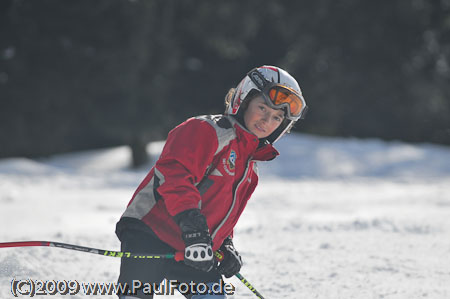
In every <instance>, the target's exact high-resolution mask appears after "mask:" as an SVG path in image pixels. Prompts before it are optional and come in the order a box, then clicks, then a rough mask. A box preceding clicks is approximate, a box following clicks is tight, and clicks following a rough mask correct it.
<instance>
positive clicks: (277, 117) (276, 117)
mask: <svg viewBox="0 0 450 299" xmlns="http://www.w3.org/2000/svg"><path fill="white" fill-rule="evenodd" d="M273 119H274V120H275V121H276V122H281V121H282V120H283V118H281V117H279V116H274V117H273Z"/></svg>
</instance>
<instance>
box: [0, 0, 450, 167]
mask: <svg viewBox="0 0 450 299" xmlns="http://www.w3.org/2000/svg"><path fill="white" fill-rule="evenodd" d="M263 64H271V65H278V66H280V67H282V68H285V69H286V70H288V71H289V72H290V73H291V74H292V75H294V77H295V78H297V80H298V81H299V83H300V86H301V87H302V89H303V92H304V96H305V97H306V99H307V101H308V104H309V106H310V113H309V114H308V117H307V119H306V120H305V121H302V122H301V123H300V124H299V125H298V126H297V130H299V131H302V132H307V133H312V134H321V135H330V136H355V137H361V138H364V137H377V138H383V139H386V140H392V139H398V140H404V141H408V142H433V143H440V144H445V145H449V144H450V68H449V64H450V1H448V0H429V1H425V0H413V1H411V0H398V1H387V0H381V1H357V0H341V1H332V0H317V1H293V0H292V1H257V0H248V1H211V0H198V1H193V0H192V1H187V0H186V1H183V0H180V1H176V0H165V1H162V0H160V1H158V0H145V1H144V0H133V1H128V0H95V1H92V0H80V1H67V0H64V1H61V0H58V1H57V0H40V1H33V0H2V1H1V2H0V157H10V156H26V157H41V156H45V155H50V154H53V153H58V152H67V151H74V150H82V149H89V148H98V147H106V146H113V145H119V144H128V145H130V146H131V148H132V149H133V150H132V153H133V157H134V165H135V166H137V165H139V164H141V163H145V161H146V158H147V157H146V155H145V145H146V143H147V142H149V141H152V140H156V139H164V138H165V137H166V134H167V132H168V130H170V129H171V128H172V127H173V126H174V125H176V124H177V123H179V122H181V121H183V120H184V119H186V118H187V117H190V116H194V115H199V114H207V113H222V112H223V108H224V106H223V98H224V96H225V94H226V92H227V91H228V89H229V88H230V87H233V86H235V85H236V84H237V83H238V82H239V81H240V80H241V79H242V77H243V76H244V75H245V73H246V72H247V71H248V70H249V69H251V68H253V67H255V66H259V65H263ZM143 153H144V154H143Z"/></svg>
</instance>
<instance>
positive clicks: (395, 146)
mask: <svg viewBox="0 0 450 299" xmlns="http://www.w3.org/2000/svg"><path fill="white" fill-rule="evenodd" d="M163 144H164V142H155V143H151V144H149V146H148V152H149V153H150V154H151V156H152V157H153V159H156V158H157V156H158V153H159V152H160V151H161V148H162V146H163ZM276 145H277V148H278V149H279V151H280V153H281V155H280V157H278V158H277V159H275V160H274V161H272V162H267V163H262V164H260V165H259V171H260V176H261V181H260V184H259V186H258V188H257V190H256V191H255V194H254V195H253V197H252V199H251V200H250V202H249V204H248V206H247V209H246V210H245V211H244V213H243V215H242V217H241V219H240V222H239V223H238V225H237V227H236V230H235V245H236V247H237V249H238V250H239V251H240V253H241V254H242V256H243V260H244V263H245V265H244V267H243V268H242V271H241V274H242V275H243V276H244V277H245V278H247V279H248V280H249V281H250V283H251V284H252V285H253V286H254V287H256V289H257V290H258V291H259V292H260V293H261V294H262V295H263V296H264V297H265V298H324V299H325V298H327V299H328V298H408V299H409V298H450V217H449V216H450V191H449V190H448V186H450V148H447V147H444V146H438V145H432V144H408V143H403V142H399V141H396V142H385V141H381V140H377V139H369V140H360V139H342V138H325V137H318V136H311V135H304V134H291V135H289V136H286V137H284V138H283V139H282V140H280V141H279V142H278V143H277V144H276ZM129 157H130V152H129V150H128V148H127V147H116V148H110V149H104V150H93V151H86V152H79V153H71V154H64V155H57V156H53V157H50V158H47V159H41V160H30V159H25V158H20V157H18V158H10V159H2V160H0V206H1V209H0V228H1V229H0V242H13V241H23V240H48V241H57V242H64V243H71V244H77V245H82V246H89V247H95V248H101V249H109V250H119V248H120V244H119V242H118V240H117V239H116V237H115V235H114V229H115V224H116V222H117V220H118V219H119V217H120V215H121V214H122V212H123V210H124V208H125V206H126V204H127V203H128V201H129V199H130V197H131V195H132V194H133V192H134V190H135V188H136V187H137V185H138V184H139V183H140V181H141V180H142V179H143V177H144V176H145V175H146V173H147V170H148V169H150V167H151V165H147V166H146V167H144V168H142V169H140V170H136V171H132V170H129V169H128V167H127V165H128V163H129ZM119 265H120V260H119V259H117V258H112V257H102V256H99V255H95V254H88V253H82V252H76V251H71V250H65V249H59V248H49V247H29V248H0V298H14V297H13V295H12V294H11V281H12V280H13V279H14V278H15V279H28V278H30V279H35V280H67V281H73V280H77V281H78V282H115V281H116V280H117V276H118V272H119ZM227 282H229V283H232V284H233V285H234V286H235V287H236V294H235V295H234V296H229V298H256V297H255V296H254V295H253V294H252V293H251V292H250V291H249V290H248V289H247V288H246V287H245V286H244V285H243V284H242V283H241V282H240V281H238V280H237V279H236V278H231V279H229V280H227ZM52 297H53V298H88V297H89V298H115V296H105V295H104V296H100V295H99V296H98V297H94V296H86V295H83V294H82V293H81V292H80V293H79V294H78V295H76V296H69V295H66V296H62V295H60V296H52ZM155 298H168V296H155ZM170 298H183V297H182V296H181V295H179V294H178V295H175V296H172V297H170Z"/></svg>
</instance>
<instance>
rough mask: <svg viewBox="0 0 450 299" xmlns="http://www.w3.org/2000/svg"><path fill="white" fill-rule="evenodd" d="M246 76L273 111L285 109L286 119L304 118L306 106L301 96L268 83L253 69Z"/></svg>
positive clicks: (293, 91) (286, 88)
mask: <svg viewBox="0 0 450 299" xmlns="http://www.w3.org/2000/svg"><path fill="white" fill-rule="evenodd" d="M247 76H248V77H249V78H250V80H251V81H252V82H253V83H254V84H255V85H256V87H257V88H258V89H259V90H260V91H261V93H262V95H263V98H264V100H265V101H266V103H267V104H268V105H269V107H271V108H273V109H281V108H286V118H288V119H290V120H295V121H296V120H298V119H300V118H304V117H305V114H306V111H307V110H308V106H307V105H306V102H305V99H304V98H303V96H302V95H301V94H299V93H298V92H297V91H295V90H294V89H292V88H289V87H287V86H284V85H281V84H277V83H274V82H270V81H268V80H267V79H266V78H264V76H263V75H262V74H261V73H260V72H259V71H258V70H257V69H256V68H255V69H253V70H251V71H250V72H249V73H248V74H247Z"/></svg>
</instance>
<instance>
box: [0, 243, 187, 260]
mask: <svg viewBox="0 0 450 299" xmlns="http://www.w3.org/2000/svg"><path fill="white" fill-rule="evenodd" d="M30 246H47V247H57V248H63V249H69V250H76V251H82V252H87V253H93V254H99V255H103V256H110V257H119V258H122V257H123V258H138V259H175V260H177V261H178V260H182V259H183V257H184V253H183V252H177V253H175V254H173V253H165V254H148V253H134V252H122V251H113V250H104V249H98V248H92V247H85V246H79V245H73V244H67V243H60V242H50V241H22V242H6V243H0V248H7V247H30Z"/></svg>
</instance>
